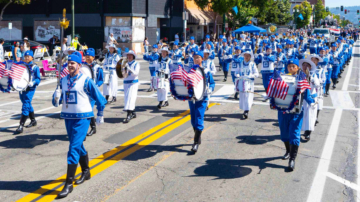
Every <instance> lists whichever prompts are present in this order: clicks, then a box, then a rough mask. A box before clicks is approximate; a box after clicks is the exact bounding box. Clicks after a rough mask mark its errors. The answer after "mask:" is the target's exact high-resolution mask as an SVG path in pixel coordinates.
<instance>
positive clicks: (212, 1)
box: [194, 0, 239, 15]
mask: <svg viewBox="0 0 360 202" xmlns="http://www.w3.org/2000/svg"><path fill="white" fill-rule="evenodd" d="M194 1H195V3H196V5H197V6H199V8H201V9H205V8H207V7H209V8H210V9H211V10H212V11H214V12H216V13H218V14H219V15H223V14H227V13H229V12H230V10H231V8H232V7H234V6H235V5H236V4H237V2H238V1H239V0H194Z"/></svg>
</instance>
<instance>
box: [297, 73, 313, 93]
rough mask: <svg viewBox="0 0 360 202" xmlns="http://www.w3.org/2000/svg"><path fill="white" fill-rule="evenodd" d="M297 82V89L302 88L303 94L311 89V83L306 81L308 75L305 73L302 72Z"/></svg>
mask: <svg viewBox="0 0 360 202" xmlns="http://www.w3.org/2000/svg"><path fill="white" fill-rule="evenodd" d="M297 80H298V83H297V88H298V89H299V88H300V92H301V93H303V92H304V91H305V90H306V89H311V87H310V84H309V82H308V81H307V80H306V74H305V73H304V72H300V74H299V75H298V78H297Z"/></svg>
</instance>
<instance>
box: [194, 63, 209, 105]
mask: <svg viewBox="0 0 360 202" xmlns="http://www.w3.org/2000/svg"><path fill="white" fill-rule="evenodd" d="M196 72H197V73H199V74H200V75H201V76H202V78H203V79H202V80H201V81H200V82H199V83H198V85H197V86H196V87H195V88H193V90H194V98H195V100H197V101H198V100H202V99H203V98H204V95H205V90H206V76H205V71H204V69H203V68H200V67H198V68H196Z"/></svg>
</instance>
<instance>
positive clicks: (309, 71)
mask: <svg viewBox="0 0 360 202" xmlns="http://www.w3.org/2000/svg"><path fill="white" fill-rule="evenodd" d="M300 67H301V68H302V71H303V72H304V73H305V74H306V76H307V78H308V81H309V83H310V87H311V89H310V93H311V97H312V98H313V99H315V101H316V100H317V98H316V97H317V93H316V90H317V89H318V88H319V87H320V81H319V78H318V77H317V75H316V65H315V63H314V62H312V61H311V60H310V59H302V60H300ZM303 109H304V120H303V123H302V127H301V130H302V131H305V132H304V136H305V140H306V141H309V140H310V135H311V132H312V131H314V130H315V121H316V110H317V108H316V105H313V106H311V105H310V104H308V103H307V102H304V103H303Z"/></svg>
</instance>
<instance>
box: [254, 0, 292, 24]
mask: <svg viewBox="0 0 360 202" xmlns="http://www.w3.org/2000/svg"><path fill="white" fill-rule="evenodd" d="M252 4H253V5H255V6H257V7H258V8H259V11H261V12H258V13H257V14H256V15H255V17H256V18H257V19H258V23H259V24H268V23H273V24H279V25H285V24H287V23H289V22H290V21H291V20H292V19H293V16H292V15H291V14H290V8H291V3H290V2H289V0H271V1H269V0H252Z"/></svg>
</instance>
